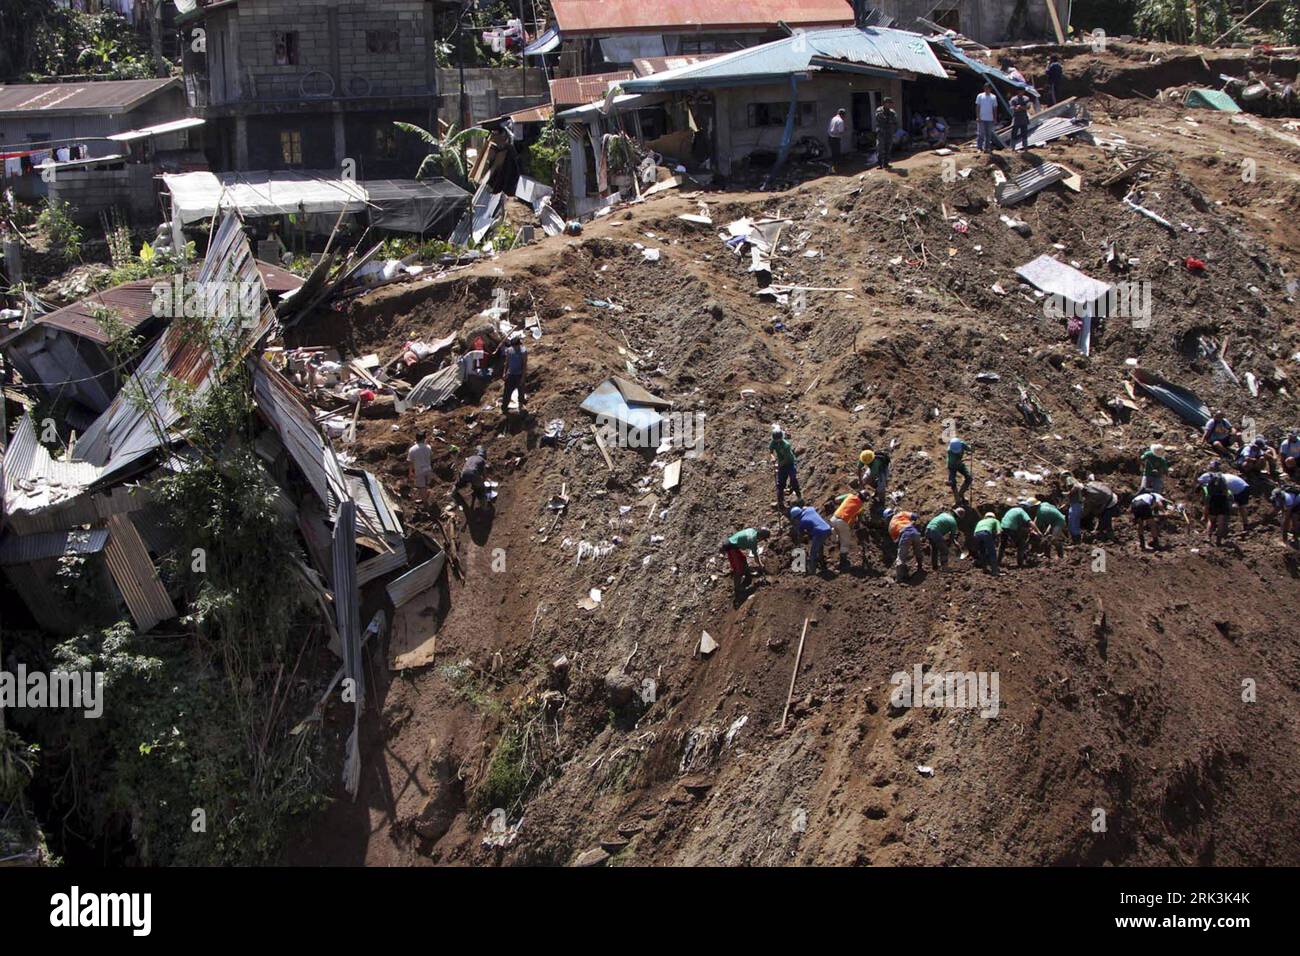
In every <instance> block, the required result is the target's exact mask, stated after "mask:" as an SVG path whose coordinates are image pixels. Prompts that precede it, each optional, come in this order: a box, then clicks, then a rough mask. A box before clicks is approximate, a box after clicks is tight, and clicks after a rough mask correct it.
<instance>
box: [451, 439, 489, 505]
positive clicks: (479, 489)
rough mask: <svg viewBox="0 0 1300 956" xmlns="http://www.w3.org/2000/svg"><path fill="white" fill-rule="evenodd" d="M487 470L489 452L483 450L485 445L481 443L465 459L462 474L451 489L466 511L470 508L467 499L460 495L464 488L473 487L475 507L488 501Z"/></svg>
mask: <svg viewBox="0 0 1300 956" xmlns="http://www.w3.org/2000/svg"><path fill="white" fill-rule="evenodd" d="M487 470H488V463H487V453H486V452H485V451H484V450H483V446H482V445H479V446H478V447H477V448H475V449H474V454H472V455H470V456H469V457H468V458H466V459H465V464H464V465H463V466H461V469H460V476H459V477H457V479H456V484H455V486H454V487H453V488H452V490H451V496H452V497H453V498H455V499H456V503H457V504H458V505H460V506H461V508H464V509H465V510H466V511H468V510H470V509H469V507H468V506H466V504H465V499H464V498H462V497H461V496H460V490H461V489H462V488H469V489H471V492H472V493H471V496H470V498H471V502H472V504H473V506H474V507H475V508H477V507H479V506H480V505H482V504H485V503H486V502H487V501H488V490H487V485H486V484H485V482H484V476H485V475H486V474H487Z"/></svg>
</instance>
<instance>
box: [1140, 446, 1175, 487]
mask: <svg viewBox="0 0 1300 956" xmlns="http://www.w3.org/2000/svg"><path fill="white" fill-rule="evenodd" d="M1164 450H1165V448H1164V446H1163V445H1152V446H1151V447H1150V448H1148V449H1147V450H1146V451H1144V452H1143V453H1142V455H1141V456H1140V457H1139V459H1138V464H1139V466H1140V467H1141V469H1142V483H1141V484H1140V485H1139V486H1138V490H1139V491H1155V492H1162V491H1164V490H1165V475H1166V474H1168V473H1169V459H1168V458H1166V457H1165V456H1164Z"/></svg>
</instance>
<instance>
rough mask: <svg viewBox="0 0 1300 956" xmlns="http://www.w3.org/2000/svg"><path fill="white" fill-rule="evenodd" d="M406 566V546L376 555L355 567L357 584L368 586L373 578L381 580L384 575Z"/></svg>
mask: <svg viewBox="0 0 1300 956" xmlns="http://www.w3.org/2000/svg"><path fill="white" fill-rule="evenodd" d="M405 566H406V545H405V544H402V545H401V547H399V548H397V549H395V550H393V551H390V552H388V554H380V555H376V556H375V557H373V558H370V559H369V560H368V561H362V562H361V563H360V564H358V565H357V584H358V586H360V585H362V584H369V583H370V582H371V581H373V580H374V579H375V578H382V577H383V576H384V575H385V574H391V573H392V572H393V571H396V570H397V569H398V568H401V567H405Z"/></svg>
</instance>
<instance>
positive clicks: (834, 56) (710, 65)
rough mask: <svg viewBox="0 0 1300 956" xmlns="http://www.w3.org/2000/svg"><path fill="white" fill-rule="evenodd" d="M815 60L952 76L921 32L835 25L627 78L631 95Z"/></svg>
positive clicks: (780, 71)
mask: <svg viewBox="0 0 1300 956" xmlns="http://www.w3.org/2000/svg"><path fill="white" fill-rule="evenodd" d="M814 58H817V60H818V66H819V67H821V68H828V69H833V68H834V66H833V64H832V63H831V62H830V61H841V62H843V63H845V64H852V65H856V66H864V67H868V68H871V69H876V70H880V71H885V72H898V73H917V74H922V75H926V76H936V77H940V78H944V79H946V78H947V76H948V74H947V72H946V71H945V70H944V68H943V66H942V65H941V64H940V63H939V60H938V58H937V57H936V56H935V55H934V51H933V50H931V49H930V45H929V44H928V43H926V42H925V38H924V37H922V36H921V35H920V34H918V33H909V32H908V31H906V30H893V29H887V28H885V27H868V28H866V29H864V30H859V29H857V28H856V27H836V28H832V29H827V30H808V31H806V32H804V33H800V34H797V35H795V36H790V37H785V38H783V39H781V40H774V41H773V42H771V43H764V44H762V45H760V46H755V47H750V48H748V49H745V50H737V51H736V52H734V53H724V54H723V55H722V56H719V57H715V58H714V59H712V60H708V61H706V62H704V63H695V64H692V65H690V66H684V67H679V68H677V69H675V70H668V71H666V72H664V73H654V74H651V75H650V76H644V77H640V78H638V79H632V80H627V81H626V82H624V83H623V89H624V90H626V91H627V92H628V93H641V92H659V91H664V90H685V89H695V88H700V87H710V86H743V85H745V84H752V83H764V82H771V81H773V80H778V79H780V78H783V77H787V76H789V75H790V74H792V73H804V72H807V71H808V70H809V69H810V68H811V64H812V61H813V59H814Z"/></svg>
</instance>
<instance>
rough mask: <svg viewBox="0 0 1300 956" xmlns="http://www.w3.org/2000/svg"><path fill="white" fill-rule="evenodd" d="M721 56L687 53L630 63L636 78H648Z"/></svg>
mask: <svg viewBox="0 0 1300 956" xmlns="http://www.w3.org/2000/svg"><path fill="white" fill-rule="evenodd" d="M720 56H722V54H721V53H688V54H678V55H676V56H644V57H639V58H637V59H635V60H633V61H632V69H633V70H634V71H636V75H637V76H649V75H650V74H652V73H664V72H666V71H668V70H679V69H681V68H682V67H684V66H694V65H695V64H696V63H704V62H706V61H708V60H713V59H716V58H717V57H720Z"/></svg>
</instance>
